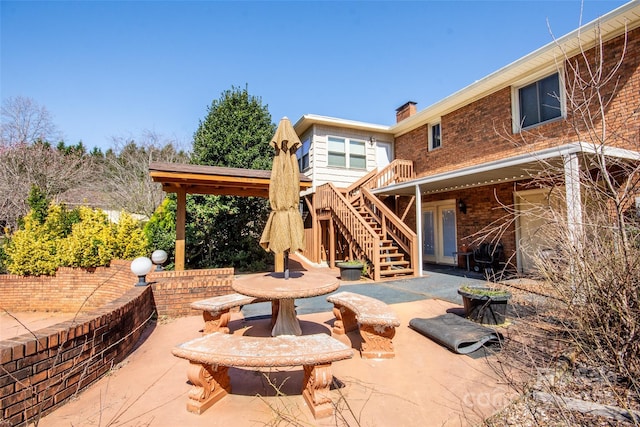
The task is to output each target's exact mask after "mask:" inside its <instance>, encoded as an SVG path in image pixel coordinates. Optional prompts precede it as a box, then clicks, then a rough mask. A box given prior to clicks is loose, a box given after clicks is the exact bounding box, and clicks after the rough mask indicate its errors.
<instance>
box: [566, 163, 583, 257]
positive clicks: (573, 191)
mask: <svg viewBox="0 0 640 427" xmlns="http://www.w3.org/2000/svg"><path fill="white" fill-rule="evenodd" d="M563 160H564V185H565V196H566V200H567V226H568V230H569V239H570V240H571V243H572V244H573V245H577V244H578V243H579V241H580V239H579V236H580V234H581V232H582V198H581V196H580V161H579V159H578V155H577V154H576V153H571V154H566V155H564V156H563Z"/></svg>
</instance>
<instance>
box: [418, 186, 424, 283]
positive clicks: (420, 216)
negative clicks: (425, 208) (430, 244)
mask: <svg viewBox="0 0 640 427" xmlns="http://www.w3.org/2000/svg"><path fill="white" fill-rule="evenodd" d="M416 236H417V237H418V268H419V269H420V273H419V276H421V277H422V268H423V264H422V194H420V186H419V185H416Z"/></svg>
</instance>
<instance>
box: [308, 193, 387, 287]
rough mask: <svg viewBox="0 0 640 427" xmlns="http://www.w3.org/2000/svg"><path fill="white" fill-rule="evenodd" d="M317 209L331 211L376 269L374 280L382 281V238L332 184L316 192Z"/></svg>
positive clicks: (346, 233)
mask: <svg viewBox="0 0 640 427" xmlns="http://www.w3.org/2000/svg"><path fill="white" fill-rule="evenodd" d="M316 197H317V200H316V203H317V204H316V209H329V210H331V212H332V214H333V215H334V216H335V217H336V218H337V219H338V221H339V223H340V225H341V226H342V228H343V230H342V232H343V234H345V235H348V237H351V238H352V239H353V240H354V241H355V243H357V245H358V247H359V249H360V251H361V253H360V254H358V256H363V257H365V258H366V260H368V261H369V262H370V263H371V264H373V267H374V274H373V276H374V280H379V279H380V260H379V258H380V237H379V236H378V234H377V233H376V232H375V230H374V229H373V228H371V226H370V225H369V224H367V222H366V221H365V220H364V218H362V216H361V215H360V214H359V213H358V211H356V209H355V208H354V207H353V206H352V205H351V203H349V202H348V201H347V199H346V198H345V196H344V195H342V193H341V192H340V191H339V190H338V189H337V188H336V187H335V186H334V185H333V184H332V183H330V182H328V183H326V184H323V185H321V186H319V187H318V189H317V190H316Z"/></svg>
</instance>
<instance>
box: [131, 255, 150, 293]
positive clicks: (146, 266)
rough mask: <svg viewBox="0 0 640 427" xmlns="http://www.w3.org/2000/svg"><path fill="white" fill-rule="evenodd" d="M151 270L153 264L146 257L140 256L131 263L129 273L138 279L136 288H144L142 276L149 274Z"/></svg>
mask: <svg viewBox="0 0 640 427" xmlns="http://www.w3.org/2000/svg"><path fill="white" fill-rule="evenodd" d="M151 268H153V263H152V262H151V260H150V259H149V258H147V257H146V256H141V257H138V258H136V259H134V260H133V261H131V272H132V273H133V274H135V275H136V276H138V279H139V281H138V283H136V285H137V286H144V285H146V284H147V283H146V282H145V280H144V279H145V277H144V276H146V275H147V274H149V272H150V271H151Z"/></svg>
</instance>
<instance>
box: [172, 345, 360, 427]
mask: <svg viewBox="0 0 640 427" xmlns="http://www.w3.org/2000/svg"><path fill="white" fill-rule="evenodd" d="M173 355H174V356H176V357H180V358H183V359H187V360H189V362H190V365H189V371H188V378H189V381H191V384H193V386H194V387H193V389H192V390H191V391H190V392H189V400H188V402H187V410H188V411H190V412H195V413H197V414H201V413H202V412H204V411H205V410H207V409H208V408H210V407H211V406H212V405H213V404H214V403H216V402H217V401H219V400H220V399H222V398H223V397H224V396H226V395H227V394H228V393H230V392H231V382H230V378H229V372H228V369H229V367H237V368H277V367H293V366H303V369H304V380H303V384H302V395H303V397H304V400H305V401H306V403H307V405H308V406H309V409H311V412H312V413H313V416H314V417H315V418H322V417H327V416H330V415H332V414H333V404H332V403H331V397H330V390H329V389H330V386H331V384H332V382H333V375H332V373H331V363H332V362H336V361H338V360H344V359H349V358H351V357H353V350H352V349H351V348H349V347H348V346H346V345H345V344H343V343H341V342H340V341H338V340H336V339H335V338H332V337H330V336H329V335H326V334H315V335H301V336H295V335H280V336H277V337H252V336H243V335H233V334H222V333H212V334H209V335H205V336H203V337H201V338H196V339H194V340H191V341H188V342H186V343H184V344H181V345H180V346H178V347H175V348H174V349H173Z"/></svg>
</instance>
